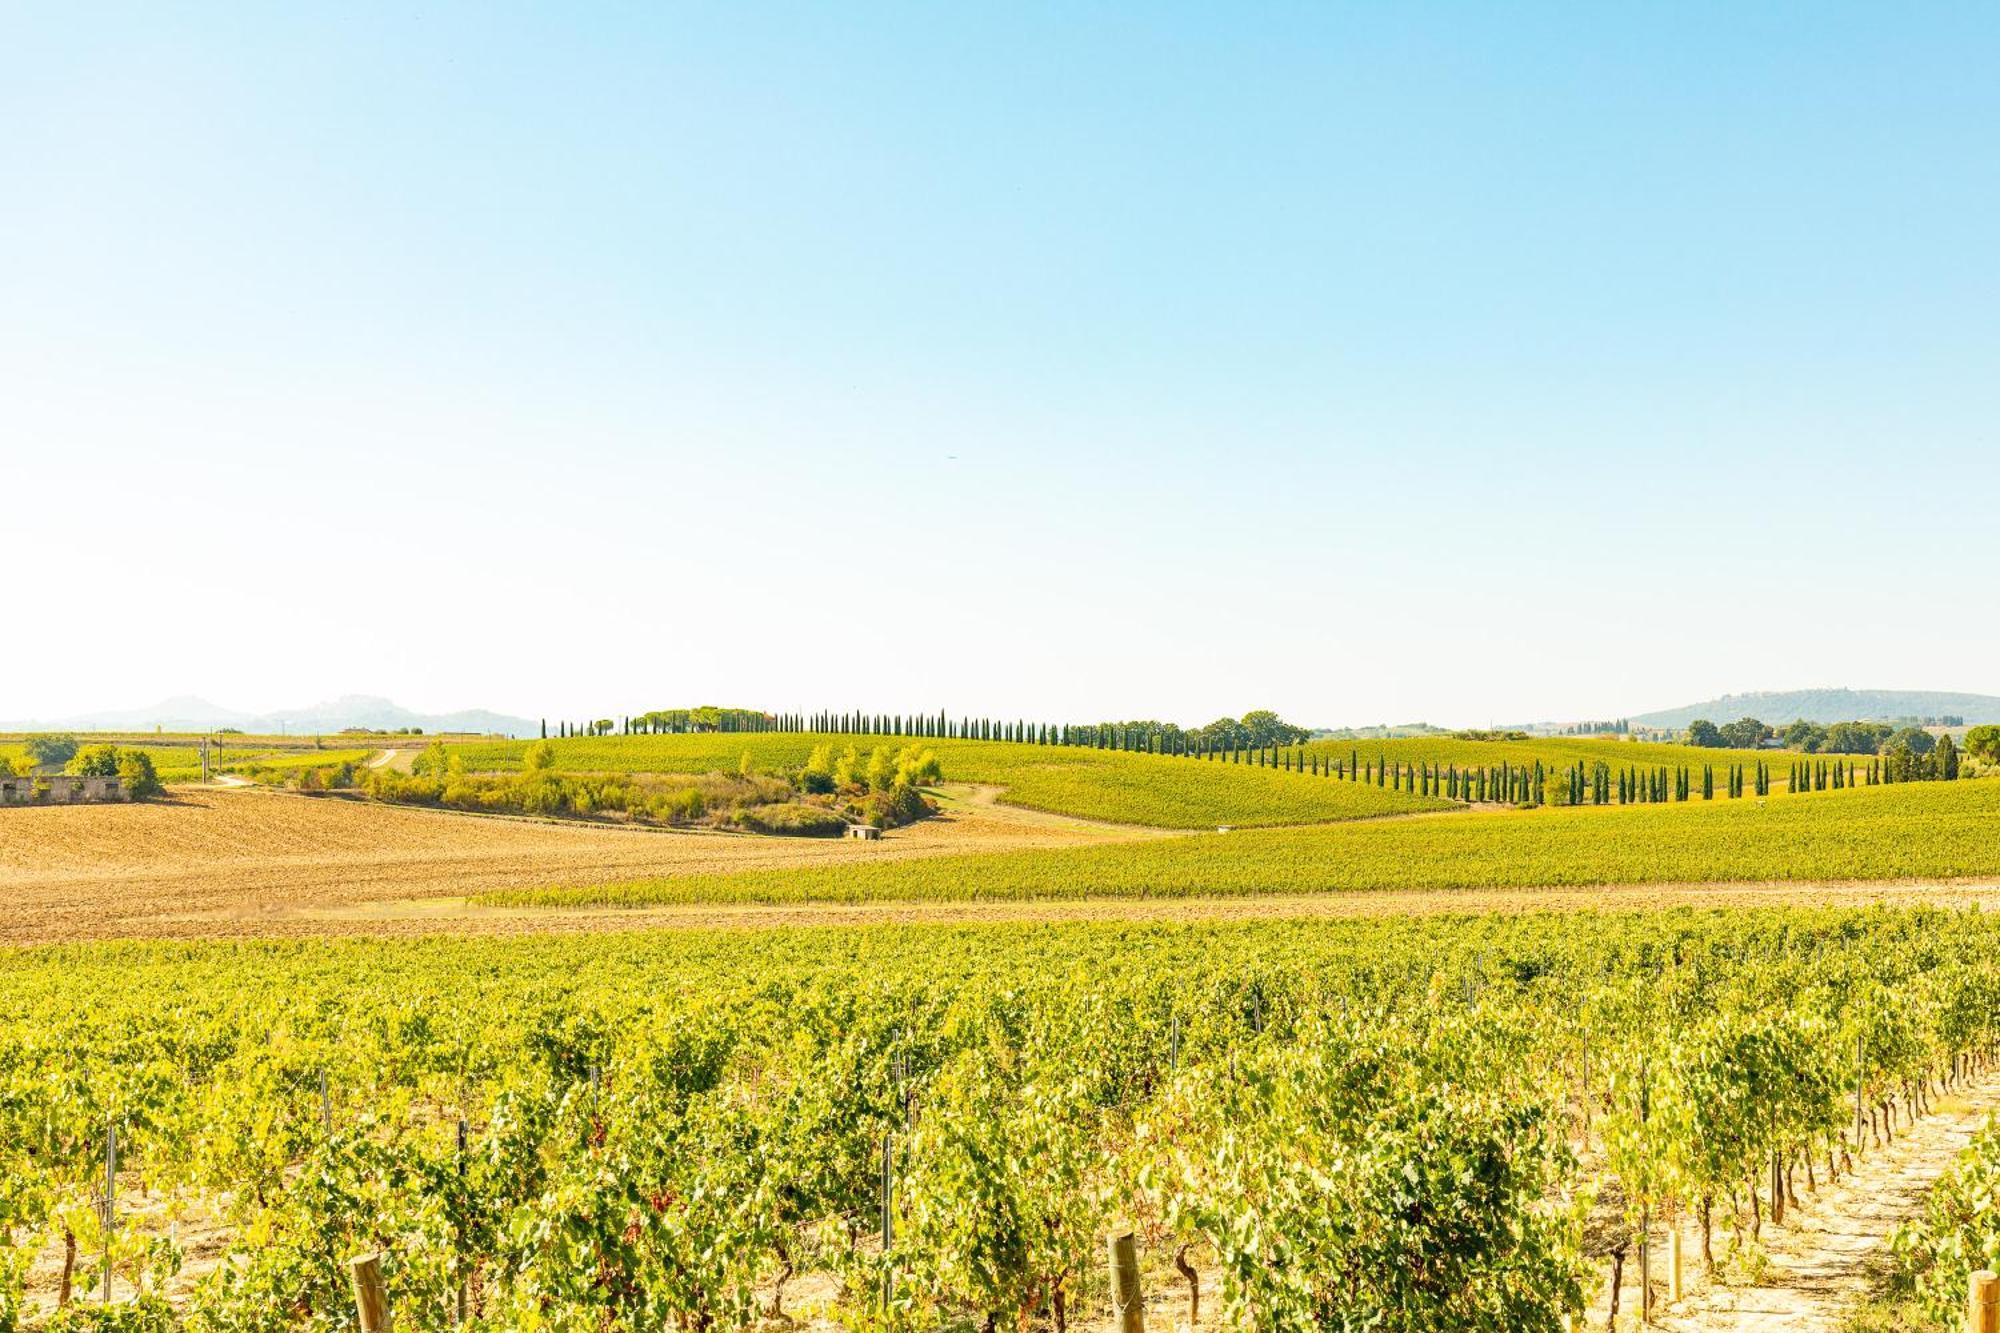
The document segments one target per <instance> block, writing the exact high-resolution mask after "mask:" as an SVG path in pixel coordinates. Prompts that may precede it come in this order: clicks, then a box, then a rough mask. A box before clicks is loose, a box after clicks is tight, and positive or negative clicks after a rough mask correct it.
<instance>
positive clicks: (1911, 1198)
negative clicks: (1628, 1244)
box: [1585, 1077, 2000, 1333]
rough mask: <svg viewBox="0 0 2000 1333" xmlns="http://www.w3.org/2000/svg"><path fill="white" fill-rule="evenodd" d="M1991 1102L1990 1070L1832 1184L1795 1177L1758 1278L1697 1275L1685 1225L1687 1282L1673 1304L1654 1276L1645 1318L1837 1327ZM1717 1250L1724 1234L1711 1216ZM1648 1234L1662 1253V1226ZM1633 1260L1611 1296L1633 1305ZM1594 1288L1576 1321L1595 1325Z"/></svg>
mask: <svg viewBox="0 0 2000 1333" xmlns="http://www.w3.org/2000/svg"><path fill="white" fill-rule="evenodd" d="M1996 1109H2000V1077H1988V1078H1985V1079H1982V1080H1980V1081H1978V1082H1976V1083H1974V1084H1972V1085H1971V1086H1969V1087H1966V1088H1964V1089H1962V1090H1960V1091H1959V1092H1956V1093H1953V1094H1951V1095H1948V1096H1946V1097H1945V1098H1943V1099H1941V1100H1940V1101H1939V1103H1938V1105H1937V1109H1936V1110H1935V1111H1934V1112H1933V1113H1932V1114H1930V1115H1928V1116H1925V1117H1923V1118H1922V1119H1921V1120H1919V1121H1918V1122H1917V1123H1916V1124H1915V1125H1913V1126H1911V1127H1910V1128H1909V1129H1907V1130H1901V1131H1898V1133H1897V1135H1896V1140H1895V1142H1894V1143H1891V1144H1887V1145H1884V1146H1882V1147H1879V1148H1874V1149H1871V1150H1870V1151H1869V1152H1868V1153H1867V1154H1866V1155H1865V1156H1864V1157H1862V1158H1861V1160H1860V1161H1858V1162H1856V1163H1855V1169H1854V1170H1853V1171H1852V1172H1850V1173H1849V1174H1848V1175H1846V1176H1844V1177H1843V1178H1842V1179H1841V1181H1840V1183H1839V1184H1838V1185H1832V1186H1828V1185H1825V1184H1822V1185H1821V1187H1820V1189H1819V1191H1818V1193H1816V1194H1815V1193H1810V1192H1808V1191H1807V1190H1806V1188H1805V1183H1804V1181H1803V1179H1800V1180H1799V1181H1798V1185H1799V1202H1800V1204H1801V1205H1802V1206H1801V1207H1800V1208H1799V1209H1798V1210H1797V1211H1796V1212H1794V1213H1792V1214H1790V1216H1789V1217H1788V1218H1787V1220H1786V1223H1785V1225H1784V1226H1773V1225H1772V1224H1771V1223H1770V1222H1769V1220H1768V1219H1767V1220H1766V1222H1765V1224H1764V1246H1765V1249H1766V1252H1767V1254H1768V1257H1769V1263H1768V1267H1766V1268H1765V1269H1764V1270H1763V1271H1762V1272H1761V1273H1760V1274H1759V1277H1758V1280H1757V1281H1755V1282H1751V1283H1744V1284H1742V1285H1724V1284H1711V1283H1709V1282H1708V1281H1707V1280H1706V1278H1705V1276H1703V1275H1701V1274H1700V1273H1699V1272H1698V1270H1699V1263H1698V1262H1697V1260H1696V1256H1697V1255H1698V1252H1699V1244H1698V1242H1697V1241H1696V1239H1695V1237H1694V1235H1693V1234H1692V1231H1693V1229H1692V1227H1690V1228H1689V1229H1688V1233H1687V1234H1684V1235H1683V1238H1682V1244H1683V1246H1684V1247H1685V1250H1686V1255H1687V1261H1686V1263H1685V1266H1684V1272H1685V1273H1686V1275H1687V1278H1688V1280H1689V1286H1690V1290H1689V1293H1688V1294H1687V1296H1686V1297H1685V1298H1684V1299H1683V1300H1682V1301H1681V1302H1680V1303H1679V1305H1677V1306H1667V1305H1665V1304H1664V1295H1665V1292H1664V1282H1663V1279H1662V1278H1660V1277H1659V1276H1657V1275H1656V1276H1655V1278H1654V1300H1655V1305H1654V1316H1653V1321H1652V1324H1651V1325H1650V1326H1651V1327H1654V1328H1659V1329H1663V1330H1666V1331H1667V1333H1840V1330H1841V1329H1843V1328H1846V1327H1847V1326H1848V1320H1849V1316H1850V1315H1851V1314H1852V1313H1853V1312H1854V1309H1855V1307H1856V1306H1857V1305H1858V1304H1859V1303H1860V1302H1861V1301H1863V1300H1864V1299H1865V1298H1866V1297H1867V1296H1868V1295H1869V1293H1870V1292H1872V1291H1874V1290H1876V1289H1877V1288H1879V1286H1880V1285H1881V1283H1882V1281H1883V1278H1884V1277H1885V1276H1886V1261H1887V1258H1888V1240H1889V1233H1890V1232H1891V1231H1893V1230H1894V1229H1895V1227H1896V1225H1897V1224H1898V1223H1900V1222H1903V1221H1906V1220H1908V1219H1910V1218H1912V1217H1914V1216H1916V1215H1917V1213H1918V1212H1919V1211H1920V1210H1921V1209H1922V1208H1923V1204H1924V1199H1925V1197H1926V1196H1927V1195H1928V1194H1929V1193H1930V1190H1931V1187H1932V1186H1933V1185H1935V1184H1936V1183H1937V1180H1938V1178H1939V1177H1940V1176H1941V1175H1943V1174H1944V1172H1945V1171H1946V1170H1947V1169H1948V1168H1949V1167H1950V1166H1951V1164H1952V1161H1953V1159H1955V1158H1956V1157H1957V1156H1958V1154H1959V1151H1960V1150H1961V1149H1963V1148H1964V1147H1965V1145H1966V1144H1967V1143H1968V1142H1969V1141H1970V1140H1971V1138H1972V1136H1973V1134H1974V1133H1975V1132H1976V1131H1977V1130H1978V1128H1979V1126H1980V1125H1981V1124H1983V1123H1984V1122H1985V1120H1986V1117H1987V1116H1988V1115H1990V1114H1992V1113H1993V1112H1994V1111H1995V1110H1996ZM1716 1232H1717V1234H1716V1237H1715V1248H1716V1251H1717V1253H1718V1255H1720V1254H1722V1253H1724V1252H1725V1251H1726V1249H1727V1247H1728V1245H1729V1244H1730V1241H1729V1240H1728V1239H1726V1238H1725V1234H1724V1229H1723V1226H1722V1223H1721V1219H1720V1218H1719V1217H1718V1219H1717V1226H1716ZM1654 1244H1655V1245H1656V1246H1657V1247H1658V1253H1659V1254H1661V1255H1664V1254H1665V1253H1666V1249H1667V1246H1666V1239H1665V1232H1664V1231H1659V1232H1658V1233H1657V1234H1656V1236H1655V1238H1654ZM1635 1269H1636V1264H1632V1263H1628V1264H1627V1266H1626V1276H1627V1278H1628V1283H1627V1286H1626V1289H1625V1291H1624V1292H1623V1296H1622V1301H1621V1304H1622V1306H1623V1308H1624V1309H1625V1310H1626V1311H1632V1310H1636V1309H1637V1308H1638V1304H1639V1286H1638V1282H1637V1280H1636V1274H1635ZM1604 1314H1605V1302H1604V1299H1603V1297H1602V1295H1600V1298H1599V1300H1598V1302H1597V1305H1596V1308H1595V1309H1594V1311H1593V1313H1592V1315H1591V1317H1590V1318H1589V1319H1588V1320H1586V1321H1585V1326H1586V1327H1602V1325H1603V1321H1604Z"/></svg>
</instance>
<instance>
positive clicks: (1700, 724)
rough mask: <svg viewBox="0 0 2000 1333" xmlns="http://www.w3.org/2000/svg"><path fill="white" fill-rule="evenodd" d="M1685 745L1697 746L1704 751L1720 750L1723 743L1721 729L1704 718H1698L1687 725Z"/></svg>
mask: <svg viewBox="0 0 2000 1333" xmlns="http://www.w3.org/2000/svg"><path fill="white" fill-rule="evenodd" d="M1687 743H1688V744H1689V745H1699V746H1702V747H1703V748H1705V749H1711V750H1716V749H1721V748H1722V746H1723V745H1724V743H1725V742H1724V741H1723V739H1722V728H1720V727H1718V726H1716V725H1715V724H1714V723H1713V722H1710V721H1709V720H1708V719H1707V718H1705V717H1698V718H1696V719H1695V720H1694V721H1692V722H1690V723H1688V729H1687Z"/></svg>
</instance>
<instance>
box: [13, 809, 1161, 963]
mask: <svg viewBox="0 0 2000 1333" xmlns="http://www.w3.org/2000/svg"><path fill="white" fill-rule="evenodd" d="M1151 836H1157V834H1156V832H1155V831H1153V830H1145V829H1130V828H1124V827H1120V826H1114V825H1102V824H1091V823H1087V822H1085V821H1083V820H1073V819H1063V818H1061V817H1058V816H1049V815H1041V814H1036V813H1034V812H1031V811H1017V810H1013V809H1011V808H1009V807H1005V806H998V805H994V804H993V803H992V793H991V792H990V791H987V790H984V789H956V790H955V795H954V798H953V799H949V800H948V801H947V802H946V805H945V809H944V811H943V812H942V813H941V814H940V815H938V816H937V817H936V818H933V819H929V820H925V821H923V822H921V823H918V824H914V825H911V826H910V827H908V828H902V829H892V830H890V831H889V832H888V833H887V834H886V835H885V836H884V837H883V839H882V840H881V841H879V842H873V843H865V842H855V841H851V840H848V839H837V838H767V837H753V836H749V835H742V834H727V833H714V832H707V831H701V832H676V831H671V830H659V829H644V828H634V827H620V826H610V825H598V824H588V823H582V822H564V821H545V820H528V819H508V818H490V817H484V816H473V815H460V814H449V813H444V812H439V811H431V810H420V809H411V808H407V807H398V806H389V805H379V804H375V803H372V802H364V801H358V800H349V799H344V798H339V797H304V796H293V795H287V794H281V793H273V792H265V791H257V790H249V789H241V788H238V789H225V788H201V787H189V788H176V789H175V790H174V792H173V794H172V795H171V797H170V798H169V799H167V800H164V801H148V802H142V803H140V804H136V805H94V806H65V807H47V808H33V809H15V810H5V811H0V942H5V943H34V942H46V941H53V940H75V939H104V938H112V937H128V936H214V935H245V934H249V935H258V934H301V933H326V932H329V931H352V930H362V931H390V932H393V931H400V930H406V929H411V928H423V926H424V923H425V922H427V921H428V922H431V923H432V925H433V928H435V923H436V922H437V920H438V913H439V911H440V910H443V911H445V912H446V913H447V914H448V915H455V916H459V917H462V916H463V908H462V900H463V899H464V898H466V897H467V896H469V895H472V894H477V893H481V892H484V891H486V890H489V889H498V888H514V887H532V886H536V885H552V884H590V883H603V882H605V881H608V880H620V879H633V878H639V877H642V876H651V875H694V874H703V873H711V872H719V871H730V870H743V869H754V868H769V867H782V866H795V865H799V866H802V865H817V864H824V863H826V862H828V861H846V860H852V861H867V860H878V859H881V858H883V857H890V858H899V857H916V856H938V855H945V854H949V853H962V852H967V851H975V850H995V851H1000V850H1010V849H1015V848H1028V847H1063V846H1072V845H1077V844H1080V843H1088V842H1103V841H1106V840H1115V839H1121V838H1137V837H1151ZM507 923H508V918H505V917H502V918H499V919H498V920H497V922H496V924H497V925H498V927H499V928H502V929H505V928H508V925H507ZM465 924H466V922H465V921H464V920H462V919H461V920H454V921H448V922H447V923H446V926H447V928H462V927H463V926H464V925H465Z"/></svg>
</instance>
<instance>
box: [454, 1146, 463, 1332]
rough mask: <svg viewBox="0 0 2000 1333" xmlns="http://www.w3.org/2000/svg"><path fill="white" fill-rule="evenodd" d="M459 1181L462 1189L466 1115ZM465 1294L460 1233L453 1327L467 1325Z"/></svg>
mask: <svg viewBox="0 0 2000 1333" xmlns="http://www.w3.org/2000/svg"><path fill="white" fill-rule="evenodd" d="M458 1183H459V1186H460V1188H461V1189H462V1188H463V1187H464V1185H465V1117H464V1116H460V1117H459V1118H458ZM465 1295H466V1292H465V1237H464V1236H463V1235H460V1236H459V1238H458V1303H457V1305H456V1306H455V1307H454V1308H453V1311H452V1313H453V1315H454V1318H453V1319H452V1321H451V1326H452V1327H453V1328H464V1327H465V1307H466V1300H465Z"/></svg>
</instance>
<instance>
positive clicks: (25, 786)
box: [0, 773, 132, 805]
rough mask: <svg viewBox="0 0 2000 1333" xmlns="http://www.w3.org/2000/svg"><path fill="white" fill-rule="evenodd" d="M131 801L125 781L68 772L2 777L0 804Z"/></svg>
mask: <svg viewBox="0 0 2000 1333" xmlns="http://www.w3.org/2000/svg"><path fill="white" fill-rule="evenodd" d="M131 799H132V793H131V792H130V791H128V790H126V788H125V780H124V779H123V778H79V777H73V776H71V775H70V774H68V773H37V774H30V775H29V776H27V777H15V776H14V775H12V774H8V775H6V776H4V777H0V805H87V804H95V803H100V802H104V801H129V800H131Z"/></svg>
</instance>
